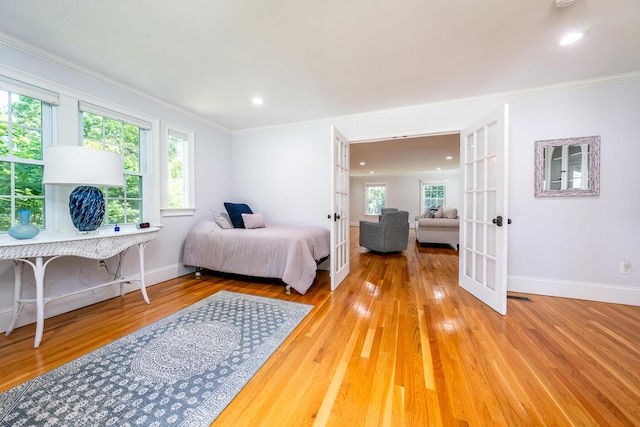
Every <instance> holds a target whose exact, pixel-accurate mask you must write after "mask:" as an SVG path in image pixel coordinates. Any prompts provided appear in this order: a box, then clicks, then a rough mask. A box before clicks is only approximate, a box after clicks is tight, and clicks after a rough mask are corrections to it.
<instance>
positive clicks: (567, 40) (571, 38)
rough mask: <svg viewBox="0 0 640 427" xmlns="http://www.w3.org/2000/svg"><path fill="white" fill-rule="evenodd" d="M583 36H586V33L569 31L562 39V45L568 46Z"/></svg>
mask: <svg viewBox="0 0 640 427" xmlns="http://www.w3.org/2000/svg"><path fill="white" fill-rule="evenodd" d="M582 36H584V33H582V32H574V33H569V34H567V35H565V36H564V37H563V38H562V39H560V46H566V45H569V44H572V43H575V42H577V41H578V40H580V39H581V38H582Z"/></svg>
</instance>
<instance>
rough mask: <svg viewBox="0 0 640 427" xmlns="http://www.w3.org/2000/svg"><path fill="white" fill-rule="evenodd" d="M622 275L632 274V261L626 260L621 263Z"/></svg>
mask: <svg viewBox="0 0 640 427" xmlns="http://www.w3.org/2000/svg"><path fill="white" fill-rule="evenodd" d="M620 274H631V261H629V260H628V259H625V260H624V261H622V262H621V263H620Z"/></svg>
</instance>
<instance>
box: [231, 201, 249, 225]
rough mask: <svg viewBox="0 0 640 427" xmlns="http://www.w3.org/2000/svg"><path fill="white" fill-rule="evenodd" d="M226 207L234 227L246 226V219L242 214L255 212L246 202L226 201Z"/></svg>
mask: <svg viewBox="0 0 640 427" xmlns="http://www.w3.org/2000/svg"><path fill="white" fill-rule="evenodd" d="M224 208H225V209H226V210H227V213H228V214H229V219H230V220H231V224H233V228H244V221H243V220H242V214H243V213H246V214H252V213H253V211H252V210H251V208H250V207H249V206H248V205H246V204H244V203H229V202H224Z"/></svg>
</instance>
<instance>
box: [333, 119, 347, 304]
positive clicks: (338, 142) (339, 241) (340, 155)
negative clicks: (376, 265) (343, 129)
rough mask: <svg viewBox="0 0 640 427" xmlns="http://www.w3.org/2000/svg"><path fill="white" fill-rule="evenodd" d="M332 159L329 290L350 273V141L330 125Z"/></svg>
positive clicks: (334, 287)
mask: <svg viewBox="0 0 640 427" xmlns="http://www.w3.org/2000/svg"><path fill="white" fill-rule="evenodd" d="M331 141H332V142H331V157H332V158H333V168H332V184H331V188H332V191H333V198H332V207H331V208H332V209H331V212H332V213H331V214H330V215H329V218H330V219H331V220H332V221H333V227H332V230H331V290H332V291H333V290H335V289H336V288H337V287H338V286H339V285H340V283H342V281H343V280H344V278H345V277H346V276H347V274H349V140H347V138H345V137H344V136H343V135H342V134H341V133H340V132H339V131H338V129H336V128H335V127H333V126H332V127H331Z"/></svg>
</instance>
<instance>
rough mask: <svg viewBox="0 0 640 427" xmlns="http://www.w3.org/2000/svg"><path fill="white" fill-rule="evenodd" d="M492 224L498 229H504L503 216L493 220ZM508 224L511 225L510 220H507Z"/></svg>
mask: <svg viewBox="0 0 640 427" xmlns="http://www.w3.org/2000/svg"><path fill="white" fill-rule="evenodd" d="M491 222H493V223H494V224H495V225H497V226H498V227H502V216H500V215H498V216H497V217H496V218H493V220H492V221H491ZM507 224H511V219H510V218H507Z"/></svg>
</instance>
